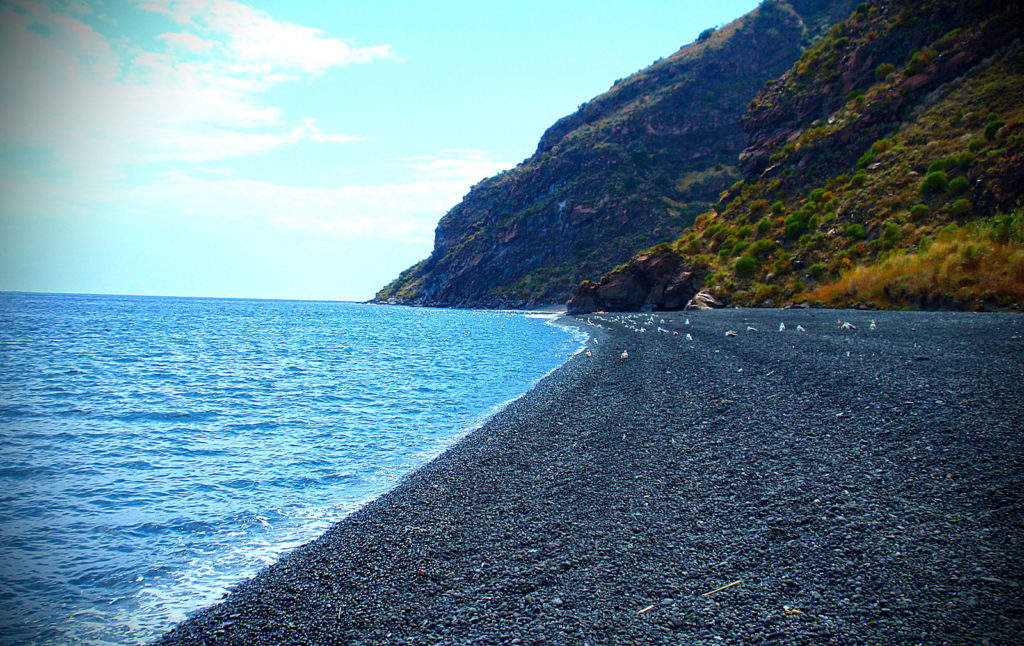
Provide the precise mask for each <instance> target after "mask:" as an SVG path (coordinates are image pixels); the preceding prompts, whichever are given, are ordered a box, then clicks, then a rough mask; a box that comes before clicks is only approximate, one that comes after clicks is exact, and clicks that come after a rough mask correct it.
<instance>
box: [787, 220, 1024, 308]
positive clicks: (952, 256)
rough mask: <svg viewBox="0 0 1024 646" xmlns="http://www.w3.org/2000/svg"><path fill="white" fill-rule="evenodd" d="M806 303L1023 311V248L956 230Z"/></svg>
mask: <svg viewBox="0 0 1024 646" xmlns="http://www.w3.org/2000/svg"><path fill="white" fill-rule="evenodd" d="M802 300H804V301H806V302H808V303H813V304H820V305H825V306H836V307H849V306H852V305H868V306H873V307H879V308H889V307H903V306H906V307H915V308H916V307H962V308H966V309H990V308H1013V309H1024V246H1022V245H1021V243H1019V242H1017V241H1014V240H1009V241H1007V242H1006V243H1000V242H997V241H996V240H994V239H993V237H992V236H991V235H990V234H989V233H988V232H985V231H977V230H972V229H956V230H955V231H951V232H947V233H946V234H944V235H942V236H940V237H939V239H938V240H936V241H935V242H933V243H932V244H931V245H930V246H929V247H928V248H927V249H925V250H923V251H921V252H918V253H913V254H899V255H894V256H890V257H888V258H886V259H884V260H882V261H880V262H878V263H875V264H873V265H868V266H858V267H855V268H853V269H851V270H850V271H849V272H847V273H845V274H843V276H842V277H841V278H840V279H839V280H837V281H835V282H833V283H829V284H826V285H822V286H820V287H818V288H817V289H815V290H814V291H812V292H809V293H808V294H806V296H804V298H803V299H802Z"/></svg>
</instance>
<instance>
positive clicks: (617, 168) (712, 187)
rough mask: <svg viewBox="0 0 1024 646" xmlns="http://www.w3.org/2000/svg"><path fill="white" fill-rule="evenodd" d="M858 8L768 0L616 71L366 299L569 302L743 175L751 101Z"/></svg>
mask: <svg viewBox="0 0 1024 646" xmlns="http://www.w3.org/2000/svg"><path fill="white" fill-rule="evenodd" d="M853 7H854V2H852V1H850V0H831V1H825V0H789V1H786V0H767V1H766V2H764V3H762V4H761V6H760V7H758V8H757V9H755V10H754V11H752V12H751V13H749V14H748V15H746V16H744V17H742V18H740V19H739V20H736V21H735V22H733V23H730V24H729V25H727V26H725V27H723V28H721V29H718V30H714V29H708V30H706V31H705V32H703V33H702V34H701V36H700V37H699V38H698V39H697V41H696V42H694V43H692V44H690V45H687V46H685V47H683V48H682V49H680V50H679V51H678V52H676V53H675V54H673V55H672V56H670V57H668V58H666V59H663V60H660V61H657V62H655V63H654V64H653V65H651V66H650V67H648V68H646V69H644V70H642V71H640V72H638V73H636V74H634V75H632V76H630V77H628V78H625V79H621V80H619V81H617V82H616V83H615V84H614V85H613V86H612V87H611V89H610V90H608V91H607V92H606V93H604V94H602V95H600V96H598V97H596V98H594V99H592V100H591V101H588V102H587V103H585V104H583V105H582V106H580V108H579V110H578V111H577V112H575V113H574V114H572V115H569V116H567V117H564V118H563V119H561V120H559V121H558V122H557V123H555V124H554V125H553V126H551V127H550V128H549V129H548V130H547V132H545V133H544V135H543V137H542V138H541V140H540V143H539V144H538V146H537V150H536V152H535V153H534V154H533V155H532V156H531V157H530V158H528V159H527V160H525V161H524V162H523V163H521V164H519V165H518V166H516V167H515V168H513V169H511V170H509V171H506V172H503V173H501V174H499V175H497V176H495V177H491V178H489V179H485V180H483V181H481V182H480V183H479V184H477V185H476V186H474V187H473V188H472V190H471V191H470V192H469V193H468V194H467V195H466V197H465V198H464V199H463V201H462V202H461V203H460V204H458V205H457V206H455V207H454V208H453V209H452V210H451V211H449V212H448V213H447V214H446V215H445V216H444V217H443V218H442V219H441V221H440V223H439V224H438V226H437V230H436V232H435V241H434V249H433V251H432V253H431V254H430V257H428V258H427V259H425V260H423V261H422V262H420V263H418V264H416V265H414V266H413V267H410V268H409V269H407V270H406V271H404V272H402V274H401V275H399V276H398V278H396V279H395V280H394V281H393V282H392V283H391V284H389V285H388V286H386V287H385V288H384V289H382V290H381V291H380V292H379V293H378V294H377V295H376V298H375V299H374V300H375V301H376V302H383V303H402V304H411V305H436V306H455V307H524V306H532V305H537V304H551V303H564V302H565V301H566V300H567V299H568V298H569V296H571V295H572V293H573V291H574V290H575V289H576V287H577V286H578V285H579V284H580V282H581V281H583V280H586V279H592V278H596V277H599V276H601V275H602V274H604V273H605V272H607V271H609V270H611V269H613V268H614V267H616V266H617V265H618V264H620V263H624V262H627V261H628V260H629V259H630V258H631V257H632V256H633V255H634V254H635V253H637V252H638V251H639V250H642V249H644V248H646V247H649V246H650V245H652V244H655V243H658V242H662V241H664V240H674V239H676V238H678V237H679V236H680V235H682V234H683V233H684V231H686V230H687V227H690V226H691V225H692V224H693V223H694V220H695V217H696V216H697V215H698V214H700V213H702V212H705V211H707V210H708V209H709V208H711V206H712V205H713V204H714V203H715V202H716V201H717V200H718V197H719V195H720V194H721V192H722V191H723V190H725V189H727V188H728V187H729V186H731V185H732V184H734V183H735V182H736V181H737V180H738V179H740V170H739V155H740V153H741V152H742V151H743V150H744V149H745V148H747V147H748V146H747V145H748V140H747V137H746V135H745V134H744V132H743V131H741V130H740V128H739V122H740V119H741V117H742V116H743V115H744V114H745V111H746V109H747V105H748V103H749V102H750V101H751V99H753V98H754V96H755V95H756V94H757V93H758V91H759V90H761V89H762V87H763V86H764V84H765V82H766V81H768V80H770V79H773V78H776V77H778V76H779V75H781V74H782V73H783V72H785V71H786V70H787V69H789V68H790V67H791V66H792V65H793V63H794V62H796V61H797V60H798V59H799V58H800V55H801V53H802V52H803V51H805V49H806V48H807V47H808V46H809V45H810V44H811V43H812V42H814V41H815V40H816V39H818V37H820V36H821V35H822V34H824V33H827V30H828V28H829V26H830V25H832V24H833V23H835V22H836V21H838V20H840V19H842V18H844V17H846V16H848V15H849V14H850V12H851V11H852V10H853ZM753 160H754V158H751V161H752V162H753Z"/></svg>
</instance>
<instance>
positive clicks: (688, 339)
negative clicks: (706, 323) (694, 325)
mask: <svg viewBox="0 0 1024 646" xmlns="http://www.w3.org/2000/svg"><path fill="white" fill-rule="evenodd" d="M686 340H687V341H693V335H692V334H690V333H689V332H687V333H686Z"/></svg>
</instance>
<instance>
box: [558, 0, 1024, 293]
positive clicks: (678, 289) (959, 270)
mask: <svg viewBox="0 0 1024 646" xmlns="http://www.w3.org/2000/svg"><path fill="white" fill-rule="evenodd" d="M1022 24H1024V12H1022V3H1019V2H999V1H995V0H972V1H971V2H963V1H959V0H928V1H925V0H903V1H900V2H880V1H879V2H866V3H863V4H861V5H859V7H858V8H857V10H856V11H855V12H854V13H853V14H852V15H851V16H850V17H849V18H848V19H847V20H845V21H843V22H842V23H840V24H837V25H835V26H834V27H832V28H831V29H830V30H829V33H828V35H827V36H826V37H824V38H823V39H822V40H820V41H819V42H818V43H817V44H816V45H815V46H813V47H811V48H810V49H808V50H807V51H806V52H804V53H803V55H802V56H801V58H800V59H799V60H798V61H797V62H796V63H795V65H794V66H793V67H792V68H791V69H790V70H789V71H787V72H786V73H785V74H784V75H782V76H781V77H780V78H779V79H777V80H774V81H770V82H768V83H767V84H766V85H765V87H764V88H763V89H762V90H761V91H760V92H759V93H758V94H757V96H756V97H755V98H754V100H753V101H752V102H751V104H750V106H749V108H748V110H747V111H746V113H745V115H744V117H743V119H742V124H743V128H744V131H745V132H746V135H747V138H748V139H747V141H748V143H747V147H746V148H745V149H744V151H743V152H742V153H741V155H740V157H739V160H740V167H741V170H742V173H743V176H744V179H743V181H742V182H738V183H737V184H735V185H734V186H732V187H731V188H730V189H729V190H728V191H725V192H724V193H723V194H722V196H721V199H720V200H719V201H718V203H717V204H716V205H715V208H714V209H713V210H709V211H708V212H707V213H705V214H702V215H701V216H699V217H698V218H697V220H696V222H695V224H694V225H693V226H692V227H690V228H689V229H688V230H687V232H686V233H685V234H684V235H683V236H681V237H679V238H676V239H672V240H670V241H668V242H664V243H661V244H659V245H658V246H657V247H654V248H652V249H649V250H646V251H644V252H642V253H640V254H638V255H636V256H635V257H634V258H633V259H632V260H631V261H630V262H628V263H626V264H624V265H622V266H621V267H619V268H617V269H616V270H614V271H612V272H610V273H609V274H607V275H605V276H604V277H603V278H602V279H601V280H600V281H599V282H585V283H583V284H582V285H581V286H580V288H579V289H578V290H577V292H576V294H575V295H574V298H573V299H572V301H571V302H570V310H571V311H588V310H593V309H637V308H641V307H645V306H647V307H652V308H663V309H674V308H677V307H679V306H681V304H685V303H686V302H687V301H688V299H689V297H690V296H692V295H693V294H694V293H696V292H697V291H698V290H701V289H705V290H708V291H709V292H710V293H712V294H713V295H715V296H716V297H717V298H718V299H719V300H721V301H723V302H725V303H728V304H735V305H782V304H787V303H797V302H806V303H812V304H813V303H819V304H829V305H842V306H850V305H868V306H876V307H884V306H892V305H900V306H912V307H913V306H928V307H936V306H941V307H971V308H989V307H1004V308H1005V307H1010V308H1020V307H1022V306H1024V211H1022V209H1021V198H1022V195H1024V127H1022V121H1024V99H1022V97H1024V49H1022V46H1021V42H1020V26H1021V25H1022ZM669 295H671V297H669Z"/></svg>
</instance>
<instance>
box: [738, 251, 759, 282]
mask: <svg viewBox="0 0 1024 646" xmlns="http://www.w3.org/2000/svg"><path fill="white" fill-rule="evenodd" d="M757 268H758V262H757V258H754V257H753V256H740V257H739V258H737V259H736V264H735V265H734V269H735V270H736V274H737V275H739V276H743V277H744V278H749V277H751V276H753V275H754V274H755V273H756V272H757Z"/></svg>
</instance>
